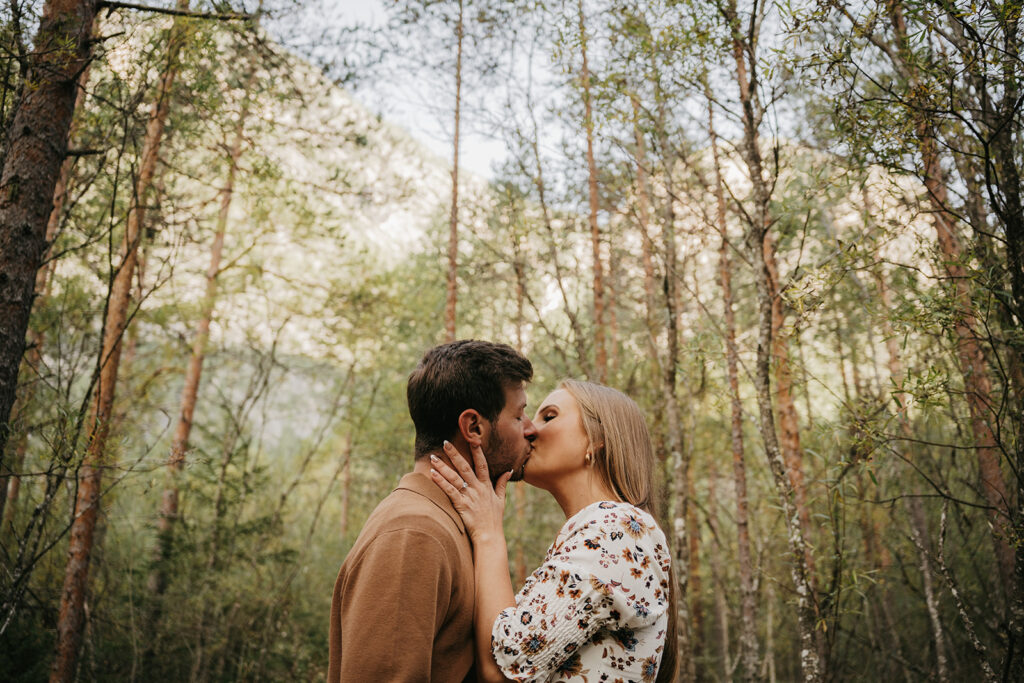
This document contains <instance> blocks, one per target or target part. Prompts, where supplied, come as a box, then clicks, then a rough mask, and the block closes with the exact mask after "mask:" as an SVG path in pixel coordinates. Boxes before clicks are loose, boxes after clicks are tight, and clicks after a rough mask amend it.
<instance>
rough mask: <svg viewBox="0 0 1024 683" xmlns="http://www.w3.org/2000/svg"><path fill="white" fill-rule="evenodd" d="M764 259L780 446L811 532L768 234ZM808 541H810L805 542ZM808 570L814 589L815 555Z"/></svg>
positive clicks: (810, 557)
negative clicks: (766, 269) (770, 300)
mask: <svg viewBox="0 0 1024 683" xmlns="http://www.w3.org/2000/svg"><path fill="white" fill-rule="evenodd" d="M764 260H765V263H766V264H767V266H768V273H769V276H770V282H769V286H770V291H771V298H772V362H773V365H774V368H775V405H776V406H777V407H778V411H779V432H780V434H779V444H780V445H781V446H782V453H783V456H784V457H785V459H786V472H787V474H788V475H789V481H790V482H791V483H792V485H793V494H794V503H795V504H796V509H797V512H798V513H799V514H800V522H801V524H803V528H804V529H805V530H810V529H811V515H810V512H809V511H808V509H807V487H806V485H805V483H804V451H803V448H802V447H801V445H800V421H799V418H798V416H797V413H796V402H795V399H794V397H793V373H792V370H791V369H790V365H789V341H788V338H787V336H786V334H785V333H784V331H783V326H784V325H785V322H786V315H785V312H784V310H783V306H782V292H780V291H779V266H778V263H777V262H776V260H775V240H774V238H773V237H772V235H771V233H766V234H765V240H764ZM805 540H806V539H805ZM807 570H808V572H810V574H809V579H810V581H811V587H812V588H814V586H815V580H814V556H813V553H810V552H808V554H807Z"/></svg>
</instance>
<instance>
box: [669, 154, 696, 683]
mask: <svg viewBox="0 0 1024 683" xmlns="http://www.w3.org/2000/svg"><path fill="white" fill-rule="evenodd" d="M670 172H671V168H670V167H669V168H667V173H670ZM666 182H668V183H670V184H671V180H670V178H669V176H668V175H666ZM670 188H671V185H670ZM672 197H673V193H672V192H671V191H670V192H669V193H668V197H667V198H666V200H665V224H664V226H662V232H661V234H662V240H663V250H664V252H665V281H664V288H665V313H666V318H667V321H668V330H667V332H668V350H667V353H666V356H665V363H664V365H663V366H662V384H661V391H662V400H663V401H664V402H665V429H666V436H667V446H668V453H669V463H670V465H671V468H672V470H671V475H672V476H671V481H672V486H671V489H670V495H671V499H670V501H669V507H670V512H669V518H670V519H671V520H672V544H673V547H674V548H675V565H674V566H675V570H676V583H677V588H678V589H679V593H678V595H677V596H676V608H677V609H678V621H677V626H676V634H677V638H678V641H679V661H680V667H679V677H680V680H682V681H684V682H686V683H689V682H691V681H695V680H697V669H696V666H697V664H696V660H695V657H694V646H693V624H692V623H691V621H692V615H691V613H690V604H689V600H690V576H689V568H690V542H689V534H690V529H688V528H687V517H688V507H689V501H688V500H687V490H686V481H687V479H688V478H689V473H688V470H689V464H690V463H689V461H688V460H687V457H686V453H685V450H686V449H685V448H684V445H683V429H682V424H681V418H680V413H679V399H678V394H677V389H676V367H678V364H679V299H678V293H677V291H678V285H677V278H678V277H679V274H678V273H677V272H676V260H677V254H676V230H675V209H674V208H673V205H672Z"/></svg>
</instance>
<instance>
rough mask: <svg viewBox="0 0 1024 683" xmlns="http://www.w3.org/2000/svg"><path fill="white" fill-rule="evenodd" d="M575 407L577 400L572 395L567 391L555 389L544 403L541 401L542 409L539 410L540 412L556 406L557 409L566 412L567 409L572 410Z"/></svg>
mask: <svg viewBox="0 0 1024 683" xmlns="http://www.w3.org/2000/svg"><path fill="white" fill-rule="evenodd" d="M575 405H576V399H574V398H573V397H572V394H570V393H569V392H568V391H566V390H565V389H555V390H554V391H552V392H551V393H550V394H548V395H547V396H546V397H545V398H544V400H543V401H541V404H540V408H538V410H544V409H545V408H547V407H549V406H554V407H556V408H561V409H562V410H565V409H566V408H570V407H573V406H575Z"/></svg>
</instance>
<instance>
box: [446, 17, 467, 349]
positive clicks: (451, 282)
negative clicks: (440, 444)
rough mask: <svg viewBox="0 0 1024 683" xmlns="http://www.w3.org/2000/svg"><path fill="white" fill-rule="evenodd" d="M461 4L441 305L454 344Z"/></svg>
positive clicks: (456, 293) (457, 26)
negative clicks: (445, 279)
mask: <svg viewBox="0 0 1024 683" xmlns="http://www.w3.org/2000/svg"><path fill="white" fill-rule="evenodd" d="M462 10H463V0H459V18H458V23H457V24H456V26H455V41H456V49H455V136H454V139H453V141H452V205H451V213H450V215H449V217H448V288H447V296H446V298H445V305H444V334H445V341H448V342H453V341H455V304H456V298H457V296H458V265H459V125H460V123H461V114H462V38H463V21H462Z"/></svg>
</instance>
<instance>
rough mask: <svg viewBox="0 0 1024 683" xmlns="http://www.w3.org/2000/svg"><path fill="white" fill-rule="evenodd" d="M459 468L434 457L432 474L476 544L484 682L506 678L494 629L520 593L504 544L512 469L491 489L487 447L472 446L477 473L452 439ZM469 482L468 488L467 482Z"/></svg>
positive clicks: (480, 658) (479, 648)
mask: <svg viewBox="0 0 1024 683" xmlns="http://www.w3.org/2000/svg"><path fill="white" fill-rule="evenodd" d="M444 450H445V453H446V454H447V455H448V457H449V459H450V460H451V461H452V464H453V465H454V466H455V468H456V470H457V472H456V471H455V470H452V469H451V468H450V467H448V466H447V465H445V464H444V463H443V462H441V461H440V460H438V459H436V458H434V457H433V456H431V465H432V466H433V468H434V470H433V472H432V473H431V476H432V477H433V479H434V483H436V484H437V485H438V486H439V487H441V490H442V491H444V492H445V493H446V494H447V495H448V498H450V499H451V501H452V506H453V507H454V508H455V510H456V511H457V512H458V513H459V515H460V516H461V517H462V521H463V523H464V524H465V525H466V530H467V531H468V532H469V537H470V539H471V540H472V542H473V572H474V576H475V581H476V611H475V613H474V615H473V624H474V631H475V635H476V661H477V676H478V677H479V678H480V680H483V681H488V682H490V681H496V682H500V681H507V680H509V679H507V678H505V676H504V675H502V673H501V670H500V669H499V668H498V664H497V662H495V661H494V655H493V654H492V652H491V627H492V626H493V625H494V620H495V619H496V618H497V617H498V613H499V612H501V610H503V609H505V608H506V607H513V606H514V605H515V592H514V591H513V590H512V579H511V578H510V577H509V573H508V548H507V546H506V544H505V529H504V526H503V523H502V522H503V517H504V512H505V487H506V485H507V484H508V478H509V476H510V475H511V473H506V474H503V475H502V476H501V477H500V478H499V479H498V483H497V485H496V486H495V487H494V488H493V489H492V488H491V479H490V474H489V472H488V469H487V461H486V460H485V459H484V454H483V451H482V450H481V449H480V448H479V447H473V460H474V461H475V463H476V472H475V473H474V472H473V470H472V469H471V468H470V467H469V464H468V463H467V462H466V460H465V458H464V457H463V456H462V455H461V454H460V453H459V451H458V450H457V449H456V448H455V447H454V446H452V445H451V444H450V443H448V442H447V441H446V442H445V444H444ZM463 482H465V484H466V485H465V486H463Z"/></svg>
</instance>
